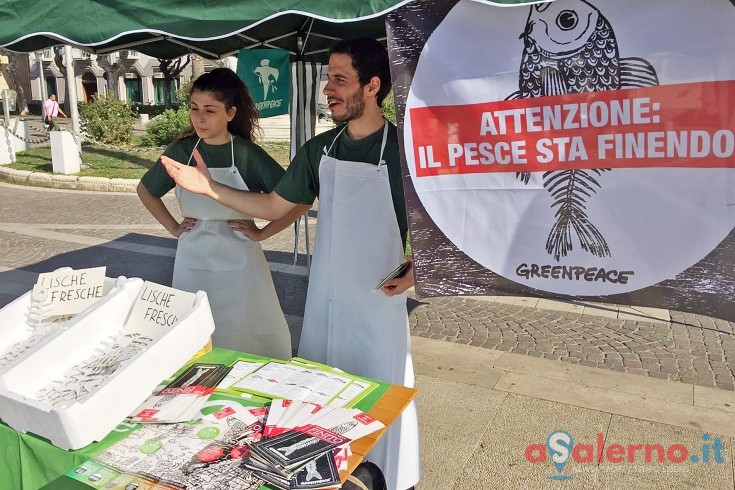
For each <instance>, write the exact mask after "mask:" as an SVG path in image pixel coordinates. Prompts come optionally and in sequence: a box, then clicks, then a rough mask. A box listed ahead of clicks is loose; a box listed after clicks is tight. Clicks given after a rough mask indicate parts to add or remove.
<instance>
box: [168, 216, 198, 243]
mask: <svg viewBox="0 0 735 490" xmlns="http://www.w3.org/2000/svg"><path fill="white" fill-rule="evenodd" d="M196 224H197V220H196V218H184V221H182V222H181V223H179V226H177V227H176V228H174V230H173V231H172V232H171V234H172V235H173V236H175V237H176V238H179V237H180V236H181V234H182V233H184V232H186V231H191V229H192V228H194V225H196Z"/></svg>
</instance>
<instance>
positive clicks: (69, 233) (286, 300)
mask: <svg viewBox="0 0 735 490" xmlns="http://www.w3.org/2000/svg"><path fill="white" fill-rule="evenodd" d="M166 199H167V202H168V203H169V204H171V205H172V207H173V209H176V204H175V202H174V200H173V199H172V198H171V197H167V198H166ZM315 222H316V220H310V225H311V228H312V233H311V236H312V237H313V236H314V235H313V227H314V225H315ZM293 241H294V234H293V230H288V231H284V232H283V233H281V234H280V235H278V236H276V237H273V238H271V239H269V240H267V241H265V242H263V248H264V250H265V251H266V257H267V259H268V261H269V263H270V265H271V270H272V271H273V278H274V283H275V285H276V290H277V292H278V295H279V298H280V300H281V305H282V307H283V310H284V313H285V314H286V316H287V319H288V320H289V325H290V326H291V328H292V332H293V334H294V335H293V336H294V345H296V344H297V342H298V336H299V334H300V328H301V317H302V315H303V309H304V300H305V296H306V285H307V276H306V267H305V265H306V262H305V256H304V251H305V249H304V243H303V242H304V236H303V232H302V234H301V240H300V242H301V243H300V250H301V253H300V255H299V260H298V262H297V264H296V265H293ZM175 246H176V242H175V240H174V239H173V238H171V237H170V236H168V235H167V233H166V232H165V230H163V229H162V228H161V227H160V226H159V225H158V224H157V223H156V222H155V221H154V220H153V218H152V217H150V215H149V214H148V213H147V212H146V211H145V209H144V208H143V207H142V205H141V204H140V203H139V201H138V199H137V196H135V195H134V194H122V193H121V194H114V193H96V192H84V191H58V190H51V189H36V188H29V187H21V186H14V185H10V184H3V183H0V306H4V305H5V304H7V303H9V302H10V301H11V300H12V299H14V298H15V297H17V296H19V295H20V294H22V293H23V292H25V291H27V290H28V289H29V288H30V285H31V284H32V283H33V282H35V278H36V274H37V273H39V272H45V271H49V270H54V269H56V268H58V267H63V266H70V267H77V268H78V267H92V266H98V265H106V266H107V275H108V276H111V277H115V276H118V275H125V276H128V277H142V278H144V279H148V280H152V281H156V282H160V283H163V284H168V283H170V280H171V273H172V269H173V256H174V252H175ZM542 301H543V300H542ZM513 302H514V301H512V299H510V300H509V299H504V298H495V297H492V298H481V299H479V298H471V297H464V298H460V297H445V298H428V299H416V298H415V297H414V296H413V295H411V296H410V300H409V319H410V327H411V333H412V335H418V336H422V337H430V338H434V339H440V340H445V341H449V342H455V343H460V344H469V345H474V346H480V347H484V348H488V349H496V350H502V351H509V352H513V353H518V354H523V355H528V356H534V357H542V358H547V359H553V360H558V361H561V362H569V363H573V364H580V365H585V366H592V367H597V368H601V369H609V370H612V371H619V372H626V373H631V374H634V375H642V376H650V377H654V378H662V379H670V380H678V381H680V382H683V383H688V384H695V385H702V386H710V387H717V388H720V389H725V390H735V375H734V373H735V323H733V322H726V321H723V320H718V319H714V318H709V317H705V316H701V315H693V314H688V313H680V312H676V311H671V312H669V315H666V319H664V320H661V319H655V318H650V317H647V316H646V315H644V314H640V315H630V314H628V315H622V314H617V315H616V314H615V311H616V310H615V309H614V308H606V307H605V306H604V305H597V310H595V309H594V308H585V309H584V310H582V308H581V307H578V308H577V307H576V306H577V305H571V306H575V307H573V308H568V309H571V310H572V311H560V309H558V308H557V309H547V308H545V307H536V306H525V305H523V304H510V303H513ZM515 303H521V302H520V301H515ZM529 304H531V305H535V304H536V303H535V302H529ZM548 304H549V303H548V302H547V303H545V305H548ZM539 305H541V303H540V302H539ZM562 309H563V308H562ZM595 311H598V314H589V313H590V312H595Z"/></svg>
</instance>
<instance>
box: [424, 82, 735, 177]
mask: <svg viewBox="0 0 735 490" xmlns="http://www.w3.org/2000/svg"><path fill="white" fill-rule="evenodd" d="M733 102H735V81H733V80H727V81H713V82H698V83H686V84H677V85H665V86H657V87H648V88H636V89H626V90H614V91H607V92H589V93H581V94H569V95H560V96H551V97H541V98H531V99H516V100H506V101H499V102H490V103H482V104H469V105H456V106H430V107H419V108H413V109H410V115H411V134H412V137H413V149H412V151H413V156H414V165H415V170H416V176H417V177H427V176H435V175H448V174H474V173H490V172H546V171H556V170H573V169H589V168H650V167H669V168H675V167H679V168H682V167H688V168H735V111H733V110H732V109H731V108H732V104H733Z"/></svg>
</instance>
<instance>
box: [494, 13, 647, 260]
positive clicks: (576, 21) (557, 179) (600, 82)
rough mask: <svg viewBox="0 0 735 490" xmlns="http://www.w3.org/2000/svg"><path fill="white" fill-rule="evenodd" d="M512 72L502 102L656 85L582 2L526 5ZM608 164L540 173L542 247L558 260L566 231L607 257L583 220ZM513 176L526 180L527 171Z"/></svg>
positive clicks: (568, 243)
mask: <svg viewBox="0 0 735 490" xmlns="http://www.w3.org/2000/svg"><path fill="white" fill-rule="evenodd" d="M520 39H523V44H524V48H523V55H522V57H521V66H520V70H519V73H518V91H516V92H513V93H512V94H511V95H510V96H508V97H507V98H506V100H515V99H528V98H535V97H547V96H553V95H565V94H579V93H585V92H601V91H607V90H619V89H626V88H636V87H652V86H656V85H658V76H657V75H656V70H655V69H654V68H653V66H652V65H651V64H650V63H649V62H648V61H647V60H645V59H642V58H621V57H620V52H619V48H618V41H617V39H616V37H615V32H614V31H613V28H612V25H611V24H610V22H609V21H608V20H607V19H606V18H605V16H604V15H602V13H601V12H600V11H599V10H598V9H597V8H596V7H594V6H593V5H592V4H591V3H589V2H587V1H585V0H557V1H555V2H548V3H541V4H536V5H533V6H531V7H530V11H529V14H528V19H527V21H526V27H525V29H524V30H523V33H522V34H521V36H520ZM609 170H610V169H609V168H601V169H591V170H568V171H553V172H545V173H544V175H543V180H544V188H546V190H547V191H548V192H549V193H551V195H552V199H553V203H552V208H556V212H555V217H556V223H555V224H554V225H553V227H552V229H551V231H550V233H549V237H548V239H547V241H546V251H547V252H548V253H549V254H551V255H553V256H554V258H555V259H556V260H557V261H558V260H559V259H560V258H561V257H564V256H566V255H567V254H568V253H569V251H571V250H572V249H573V243H574V242H573V240H572V233H573V232H574V234H576V236H577V238H578V239H579V242H580V245H581V247H582V249H583V250H585V251H586V252H589V253H592V254H593V255H595V256H597V257H605V256H610V248H609V246H608V244H607V241H606V240H605V238H604V237H603V236H602V233H600V231H599V230H598V229H597V227H596V226H595V225H594V224H593V223H592V222H591V221H590V220H589V218H588V216H587V211H586V202H587V198H590V197H592V194H593V193H596V192H597V189H598V188H600V187H601V186H600V184H599V182H598V181H597V179H596V176H598V175H600V174H601V173H602V172H606V171H609ZM516 176H517V177H518V178H519V179H520V180H521V181H522V182H523V183H524V184H528V181H529V179H530V172H518V173H517V174H516Z"/></svg>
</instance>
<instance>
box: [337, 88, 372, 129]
mask: <svg viewBox="0 0 735 490" xmlns="http://www.w3.org/2000/svg"><path fill="white" fill-rule="evenodd" d="M344 106H345V113H344V114H342V115H341V116H335V115H334V114H332V119H333V120H334V122H338V123H345V122H349V121H352V120H353V119H357V118H359V117H361V116H362V114H363V113H364V112H365V100H364V99H363V98H362V89H361V88H360V89H357V91H356V92H355V93H354V94H352V95H350V96H349V97H347V98H346V99H345V102H344Z"/></svg>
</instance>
